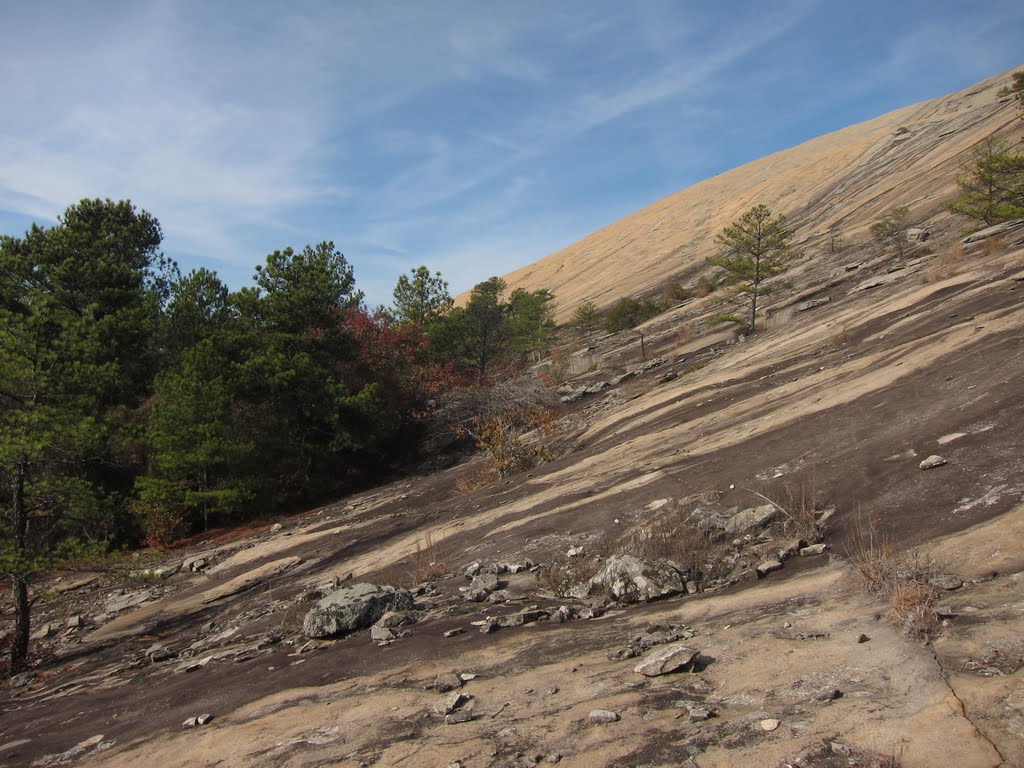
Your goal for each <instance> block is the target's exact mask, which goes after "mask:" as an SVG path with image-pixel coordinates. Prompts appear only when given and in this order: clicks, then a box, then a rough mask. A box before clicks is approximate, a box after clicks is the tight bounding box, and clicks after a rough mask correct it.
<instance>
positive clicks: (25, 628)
mask: <svg viewBox="0 0 1024 768" xmlns="http://www.w3.org/2000/svg"><path fill="white" fill-rule="evenodd" d="M26 471H27V468H26V462H25V460H24V459H22V460H20V461H19V462H18V463H17V466H16V468H15V470H14V482H13V483H12V488H11V497H12V498H11V512H13V517H14V552H15V556H16V557H18V558H19V559H22V558H24V556H25V544H26V539H27V536H28V510H26V509H25V473H26ZM16 567H20V564H19V566H16ZM11 598H12V599H13V601H14V642H13V643H12V644H11V671H12V672H19V671H21V669H22V668H23V667H24V666H25V662H26V661H27V660H28V640H29V637H28V636H29V609H30V607H31V603H29V600H28V579H27V578H26V576H25V574H24V573H17V574H11Z"/></svg>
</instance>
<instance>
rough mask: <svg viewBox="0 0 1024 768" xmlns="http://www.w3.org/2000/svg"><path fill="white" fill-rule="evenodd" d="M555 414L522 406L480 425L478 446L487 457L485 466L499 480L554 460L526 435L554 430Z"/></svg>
mask: <svg viewBox="0 0 1024 768" xmlns="http://www.w3.org/2000/svg"><path fill="white" fill-rule="evenodd" d="M553 419H554V414H553V413H552V411H550V410H549V409H547V408H541V407H539V406H518V407H511V408H508V409H506V410H504V411H502V412H501V413H498V414H495V415H494V416H491V417H490V418H487V419H481V420H479V421H478V422H477V425H476V426H477V445H478V447H479V448H480V450H482V451H483V452H484V454H485V455H486V462H485V466H486V467H487V470H488V471H489V472H490V474H491V475H492V476H493V477H495V478H503V477H508V476H510V475H515V474H518V473H520V472H525V471H526V470H528V469H533V467H535V466H537V464H539V463H540V462H541V461H545V460H547V459H549V458H550V456H549V453H548V451H547V448H546V447H545V446H544V445H543V444H541V443H539V442H537V441H533V442H527V441H525V440H524V439H523V437H522V435H523V433H525V432H527V431H529V430H532V429H536V430H538V431H539V432H540V433H544V432H548V431H550V429H551V426H552V423H553Z"/></svg>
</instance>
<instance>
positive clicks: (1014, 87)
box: [999, 70, 1024, 120]
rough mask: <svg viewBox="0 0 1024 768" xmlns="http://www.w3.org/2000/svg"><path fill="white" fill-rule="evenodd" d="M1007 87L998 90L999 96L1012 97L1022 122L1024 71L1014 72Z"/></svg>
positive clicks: (1023, 116) (1023, 111)
mask: <svg viewBox="0 0 1024 768" xmlns="http://www.w3.org/2000/svg"><path fill="white" fill-rule="evenodd" d="M1011 77H1012V80H1011V82H1010V84H1009V85H1007V86H1004V87H1003V88H1000V89H999V95H1000V96H1012V97H1013V99H1014V100H1015V101H1016V102H1017V110H1018V112H1019V113H1020V114H1019V117H1020V119H1021V120H1024V70H1020V71H1019V72H1014V73H1013V75H1011Z"/></svg>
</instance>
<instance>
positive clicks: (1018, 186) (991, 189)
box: [946, 137, 1024, 230]
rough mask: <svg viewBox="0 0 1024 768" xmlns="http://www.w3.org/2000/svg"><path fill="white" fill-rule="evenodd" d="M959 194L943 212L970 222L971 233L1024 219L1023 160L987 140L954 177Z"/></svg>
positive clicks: (997, 142) (1021, 157)
mask: <svg viewBox="0 0 1024 768" xmlns="http://www.w3.org/2000/svg"><path fill="white" fill-rule="evenodd" d="M956 184H957V186H958V187H959V188H960V192H959V193H958V194H957V196H956V197H955V198H953V199H952V200H951V201H949V202H948V203H946V209H947V210H949V211H952V212H953V213H959V214H961V215H963V216H967V217H968V218H971V219H974V220H975V221H977V222H978V225H976V226H975V227H973V228H972V229H975V230H976V229H980V228H982V227H990V226H992V225H993V224H998V223H999V222H1002V221H1010V220H1011V219H1017V218H1021V217H1024V156H1020V155H1014V154H1012V153H1011V152H1010V149H1009V146H1008V145H1007V144H1006V143H1005V142H1002V141H999V140H997V139H994V138H992V137H989V138H987V139H985V140H984V141H982V142H981V143H980V144H979V145H978V146H977V147H975V149H974V152H973V153H972V157H971V160H970V161H969V162H968V163H965V164H964V165H963V166H962V167H961V172H960V175H959V176H957V177H956Z"/></svg>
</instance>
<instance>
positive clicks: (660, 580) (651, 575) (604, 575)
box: [587, 555, 687, 603]
mask: <svg viewBox="0 0 1024 768" xmlns="http://www.w3.org/2000/svg"><path fill="white" fill-rule="evenodd" d="M686 581H687V576H686V574H685V573H684V572H682V571H681V570H680V568H679V567H678V566H677V565H675V564H674V563H672V562H669V561H668V560H641V559H639V558H637V557H634V556H633V555H614V556H612V557H609V558H608V560H606V561H605V564H604V567H603V568H601V570H600V571H598V572H597V573H596V574H595V575H594V577H593V578H592V579H591V580H590V581H589V582H587V592H588V594H594V593H596V592H598V591H601V590H604V591H605V592H606V593H607V594H608V596H609V597H611V598H612V599H614V600H618V601H619V602H623V603H646V602H647V601H649V600H656V599H657V598H659V597H666V596H668V595H678V594H680V593H685V592H686Z"/></svg>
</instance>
